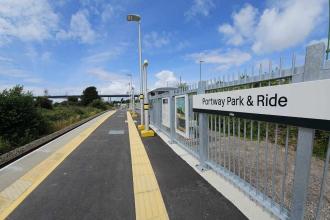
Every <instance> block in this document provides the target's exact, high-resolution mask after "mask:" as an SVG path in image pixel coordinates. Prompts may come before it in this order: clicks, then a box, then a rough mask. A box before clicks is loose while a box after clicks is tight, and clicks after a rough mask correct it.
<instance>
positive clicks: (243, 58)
mask: <svg viewBox="0 0 330 220" xmlns="http://www.w3.org/2000/svg"><path fill="white" fill-rule="evenodd" d="M187 58H188V59H192V60H194V61H195V62H196V63H199V61H200V60H203V61H204V62H205V63H209V64H215V65H217V68H216V69H217V70H219V71H220V70H225V69H228V68H230V67H232V66H240V65H242V64H243V63H245V62H247V61H249V60H250V59H251V55H250V54H249V53H246V52H243V51H240V50H238V49H233V50H228V51H222V50H221V49H215V50H206V51H203V52H200V53H193V54H189V55H187Z"/></svg>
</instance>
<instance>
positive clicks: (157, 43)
mask: <svg viewBox="0 0 330 220" xmlns="http://www.w3.org/2000/svg"><path fill="white" fill-rule="evenodd" d="M170 35H171V34H169V33H165V32H162V33H157V32H155V31H152V32H150V33H148V34H146V35H145V36H144V38H143V44H144V46H146V47H147V48H161V47H163V46H166V45H168V44H169V43H170Z"/></svg>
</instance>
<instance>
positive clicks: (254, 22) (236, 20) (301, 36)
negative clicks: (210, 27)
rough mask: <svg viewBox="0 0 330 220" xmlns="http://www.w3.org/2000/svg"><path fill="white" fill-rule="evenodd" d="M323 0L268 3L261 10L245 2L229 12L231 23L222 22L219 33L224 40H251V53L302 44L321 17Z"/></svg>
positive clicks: (232, 43)
mask: <svg viewBox="0 0 330 220" xmlns="http://www.w3.org/2000/svg"><path fill="white" fill-rule="evenodd" d="M325 4H326V1H325V0H314V1H310V0H288V1H277V2H272V4H269V5H268V7H267V8H266V9H264V10H263V11H262V12H261V13H257V9H256V8H253V6H251V5H245V6H244V7H243V8H242V9H241V10H240V11H239V12H237V13H234V14H233V16H232V17H233V24H232V25H231V24H228V23H226V24H222V25H221V26H220V27H219V32H220V33H222V34H224V35H225V39H227V43H228V44H231V45H236V46H237V45H241V44H243V43H251V47H252V50H253V51H254V52H255V53H268V52H273V51H281V50H283V49H286V48H290V47H293V46H296V45H297V44H299V43H302V42H304V41H305V40H306V38H307V37H308V36H309V35H310V33H311V32H312V31H313V30H314V29H315V28H316V27H317V26H318V24H319V23H320V22H321V21H322V19H324V17H322V14H323V13H324V11H325V8H326V7H325V6H326V5H325Z"/></svg>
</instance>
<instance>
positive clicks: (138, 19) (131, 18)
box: [127, 14, 144, 125]
mask: <svg viewBox="0 0 330 220" xmlns="http://www.w3.org/2000/svg"><path fill="white" fill-rule="evenodd" d="M127 21H135V22H138V31H139V42H138V44H139V68H140V97H139V98H140V107H141V109H140V113H141V125H142V124H143V122H144V119H143V118H144V116H143V98H144V97H143V82H142V81H143V76H142V43H141V16H139V15H136V14H129V15H127Z"/></svg>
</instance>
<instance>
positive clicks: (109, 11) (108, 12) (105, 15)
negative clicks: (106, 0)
mask: <svg viewBox="0 0 330 220" xmlns="http://www.w3.org/2000/svg"><path fill="white" fill-rule="evenodd" d="M114 15H115V8H114V7H113V6H112V5H111V4H106V5H105V6H104V7H103V11H102V13H101V19H102V21H103V22H106V21H109V20H110V19H111V18H112V17H113V16H114Z"/></svg>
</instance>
